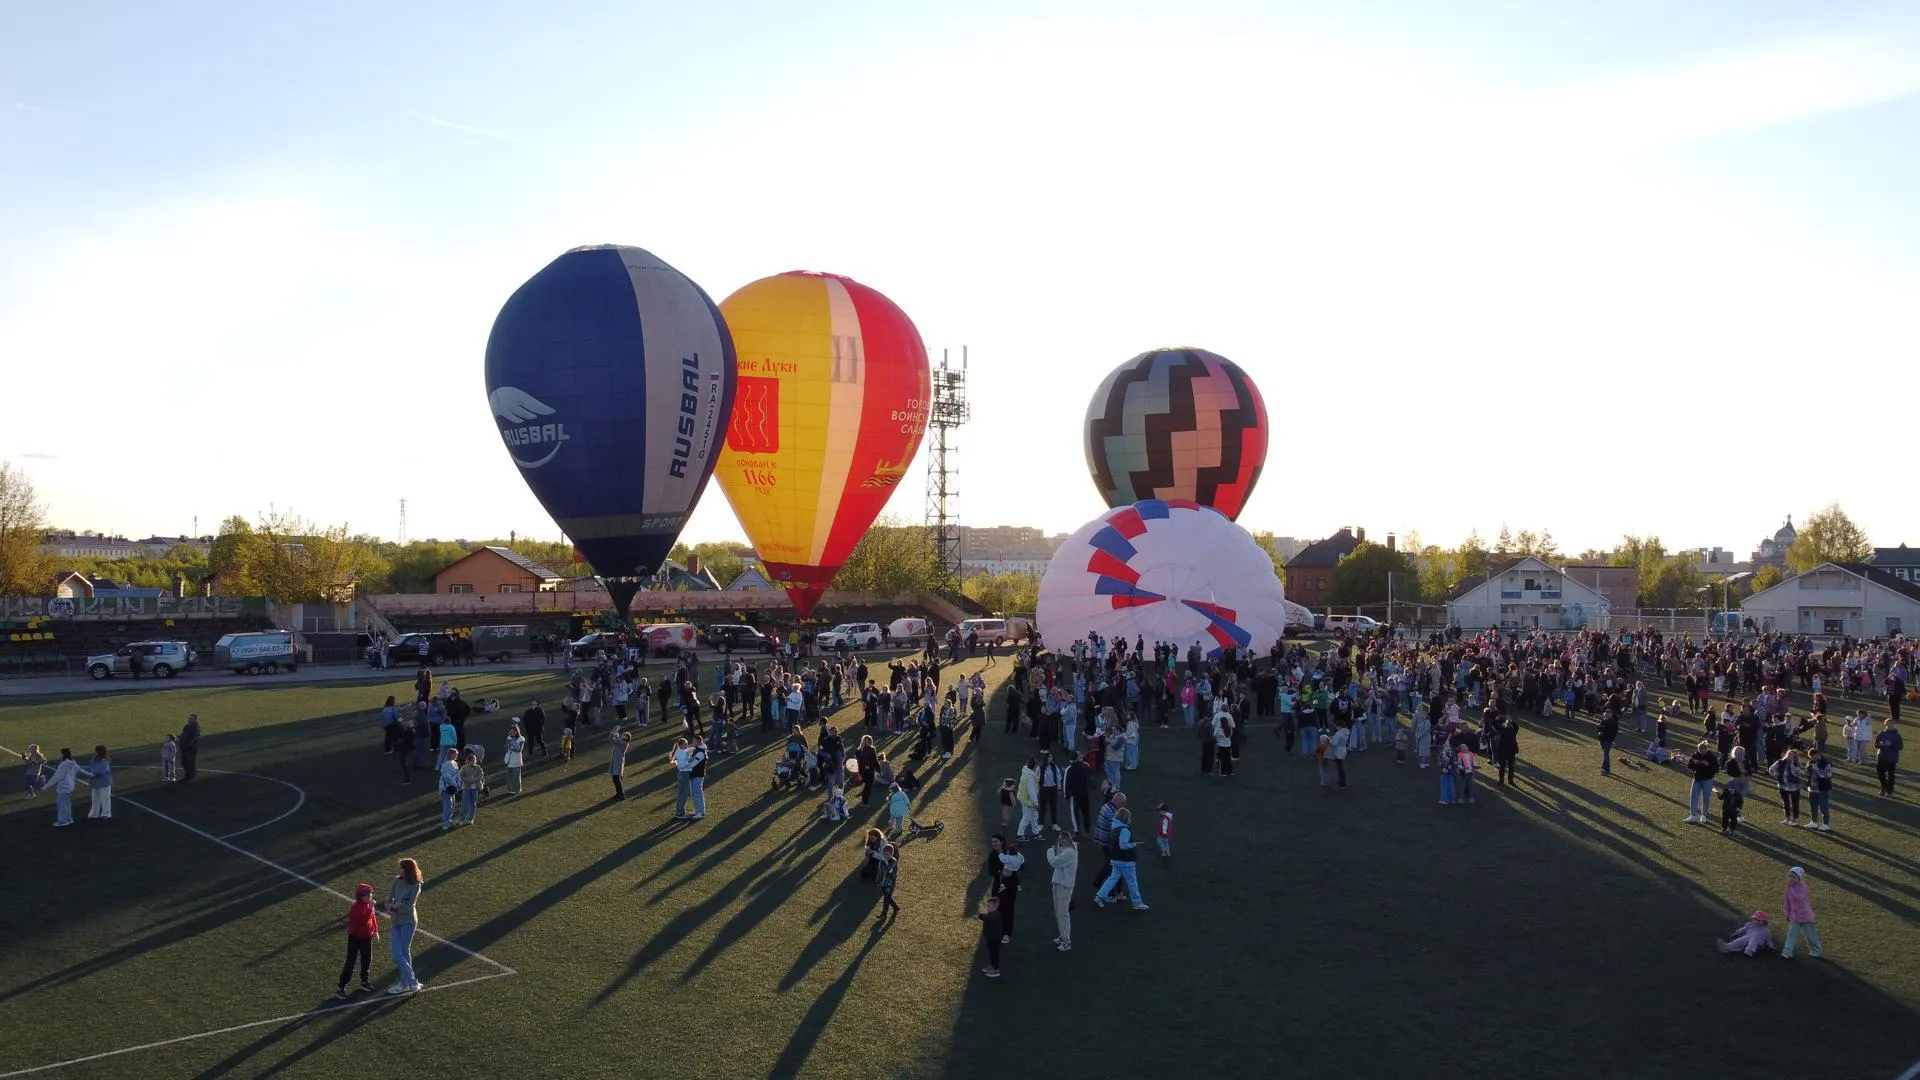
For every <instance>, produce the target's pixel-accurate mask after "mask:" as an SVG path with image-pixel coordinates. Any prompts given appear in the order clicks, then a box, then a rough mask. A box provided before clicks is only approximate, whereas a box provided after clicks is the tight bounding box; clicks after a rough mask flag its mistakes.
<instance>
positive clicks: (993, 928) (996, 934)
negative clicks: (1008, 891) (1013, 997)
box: [974, 896, 1003, 979]
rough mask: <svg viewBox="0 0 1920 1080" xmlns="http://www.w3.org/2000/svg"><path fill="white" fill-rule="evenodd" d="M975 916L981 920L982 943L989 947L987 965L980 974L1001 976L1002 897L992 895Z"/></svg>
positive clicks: (992, 977) (993, 977)
mask: <svg viewBox="0 0 1920 1080" xmlns="http://www.w3.org/2000/svg"><path fill="white" fill-rule="evenodd" d="M974 918H976V919H979V920H980V943H981V944H982V945H985V946H986V947H987V966H986V967H984V968H981V969H980V974H982V975H985V976H986V977H987V978H989V979H997V978H999V977H1000V938H1001V937H1002V936H1003V935H1002V934H1001V930H1000V898H999V897H997V896H990V897H988V898H987V903H986V906H985V907H982V908H981V909H980V913H979V914H977V915H975V916H974Z"/></svg>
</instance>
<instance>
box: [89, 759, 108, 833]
mask: <svg viewBox="0 0 1920 1080" xmlns="http://www.w3.org/2000/svg"><path fill="white" fill-rule="evenodd" d="M86 772H87V816H88V817H90V818H112V817H113V762H111V761H109V760H108V759H107V748H106V747H104V746H96V747H94V748H93V760H92V761H91V762H89V763H88V764H87V766H86Z"/></svg>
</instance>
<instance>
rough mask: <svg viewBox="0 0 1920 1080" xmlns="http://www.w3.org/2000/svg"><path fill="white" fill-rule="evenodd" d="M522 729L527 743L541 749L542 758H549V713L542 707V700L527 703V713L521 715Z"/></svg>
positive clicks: (537, 699) (535, 699) (536, 699)
mask: <svg viewBox="0 0 1920 1080" xmlns="http://www.w3.org/2000/svg"><path fill="white" fill-rule="evenodd" d="M520 729H521V731H523V732H525V733H526V736H527V741H528V742H530V743H532V744H533V745H534V746H537V747H539V748H540V756H541V758H543V759H544V758H545V757H546V756H547V712H546V710H545V709H542V708H541V707H540V699H539V698H534V699H533V700H531V701H529V702H528V703H527V711H526V712H523V713H521V714H520Z"/></svg>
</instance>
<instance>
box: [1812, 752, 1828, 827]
mask: <svg viewBox="0 0 1920 1080" xmlns="http://www.w3.org/2000/svg"><path fill="white" fill-rule="evenodd" d="M1807 828H1809V829H1819V830H1820V831H1821V832H1832V831H1833V761H1832V760H1831V759H1829V758H1828V757H1827V753H1826V751H1824V750H1815V751H1814V752H1813V761H1812V762H1811V763H1809V764H1808V765H1807Z"/></svg>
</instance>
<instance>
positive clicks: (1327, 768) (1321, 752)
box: [1313, 735, 1333, 787]
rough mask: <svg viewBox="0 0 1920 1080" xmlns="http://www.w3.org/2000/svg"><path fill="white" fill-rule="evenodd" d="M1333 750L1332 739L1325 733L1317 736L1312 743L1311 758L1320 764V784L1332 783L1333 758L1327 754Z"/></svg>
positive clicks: (1327, 784)
mask: <svg viewBox="0 0 1920 1080" xmlns="http://www.w3.org/2000/svg"><path fill="white" fill-rule="evenodd" d="M1332 750H1333V740H1332V739H1330V738H1328V737H1327V736H1325V735H1322V736H1320V737H1319V739H1318V740H1316V741H1315V743H1314V745H1313V759H1314V761H1316V762H1318V763H1319V765H1320V786H1321V787H1331V786H1332V785H1333V760H1332V758H1331V757H1330V756H1329V755H1330V753H1331V751H1332Z"/></svg>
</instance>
